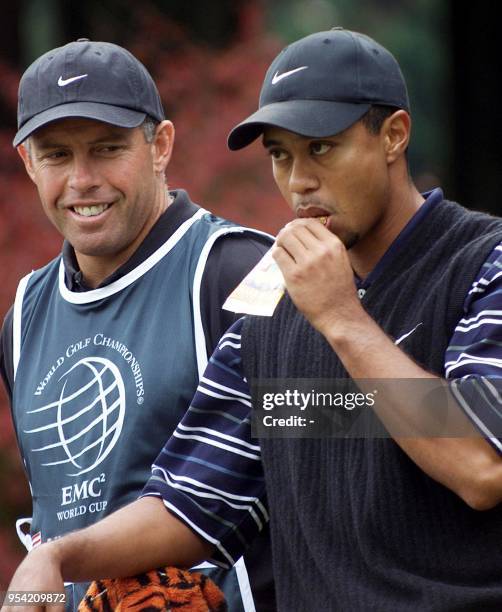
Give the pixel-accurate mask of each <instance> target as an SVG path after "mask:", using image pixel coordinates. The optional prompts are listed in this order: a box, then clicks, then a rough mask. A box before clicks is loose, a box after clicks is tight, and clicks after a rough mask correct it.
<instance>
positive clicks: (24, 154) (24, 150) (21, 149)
mask: <svg viewBox="0 0 502 612" xmlns="http://www.w3.org/2000/svg"><path fill="white" fill-rule="evenodd" d="M17 152H18V153H19V155H20V157H21V159H22V160H23V162H24V167H25V168H26V172H27V173H28V176H29V177H30V178H31V180H32V181H33V182H35V172H34V170H33V162H32V159H31V155H30V152H29V150H28V147H27V146H26V145H24V144H20V145H19V146H18V147H17Z"/></svg>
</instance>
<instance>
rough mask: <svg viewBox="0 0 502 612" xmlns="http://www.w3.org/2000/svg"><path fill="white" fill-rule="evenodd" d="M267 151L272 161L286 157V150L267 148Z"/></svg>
mask: <svg viewBox="0 0 502 612" xmlns="http://www.w3.org/2000/svg"><path fill="white" fill-rule="evenodd" d="M268 153H269V155H270V157H271V158H272V159H273V160H274V161H283V160H284V159H286V157H287V153H286V151H282V150H281V149H269V152H268Z"/></svg>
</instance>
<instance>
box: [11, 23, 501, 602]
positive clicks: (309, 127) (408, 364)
mask: <svg viewBox="0 0 502 612" xmlns="http://www.w3.org/2000/svg"><path fill="white" fill-rule="evenodd" d="M409 110H410V109H409V102H408V96H407V92H406V86H405V82H404V79H403V76H402V74H401V71H400V69H399V66H398V64H397V62H396V60H395V59H394V57H393V56H392V55H391V54H390V53H389V52H388V51H387V50H386V49H385V48H383V47H382V46H381V45H379V44H378V43H376V42H375V41H373V40H372V39H370V38H368V37H367V36H364V35H362V34H359V33H356V32H350V31H347V30H343V29H340V28H337V29H334V30H331V31H327V32H319V33H317V34H313V35H311V36H308V37H306V38H304V39H301V40H299V41H297V42H295V43H293V44H291V45H290V46H288V47H286V48H285V49H284V50H283V51H282V53H281V54H280V55H279V56H278V57H277V58H276V59H275V60H274V62H273V63H272V65H271V67H270V68H269V70H268V72H267V75H266V77H265V80H264V84H263V87H262V92H261V96H260V105H259V109H258V110H257V111H256V112H255V113H254V114H253V115H251V116H250V117H249V118H248V119H246V120H245V121H243V122H242V123H241V124H239V125H238V126H237V127H236V128H235V129H234V130H233V131H232V132H231V134H230V136H229V146H230V148H231V149H239V148H241V147H243V146H246V145H248V144H250V143H251V142H252V141H253V140H255V139H256V138H257V137H258V136H261V135H262V136H263V144H264V146H265V147H266V149H267V150H268V151H269V153H270V156H271V158H272V169H273V173H274V178H275V181H276V183H277V185H278V187H279V189H280V191H281V193H282V195H283V196H284V198H285V200H286V201H287V202H288V204H289V205H290V206H291V208H292V210H293V211H294V213H295V215H296V217H298V218H297V219H295V220H294V221H292V222H291V223H289V224H288V225H287V226H286V228H284V229H283V230H282V231H281V232H280V234H279V236H278V238H277V241H276V246H275V248H274V257H275V260H276V262H277V263H278V265H279V267H280V268H281V270H282V272H283V275H284V278H285V281H286V286H287V295H286V296H285V297H284V298H283V299H282V300H281V301H280V302H279V305H278V306H277V308H276V310H275V311H274V313H273V316H271V317H265V316H247V317H246V318H245V319H243V320H240V321H238V322H237V323H235V324H234V325H233V326H232V328H231V329H230V330H229V331H228V332H227V334H225V336H224V337H223V338H222V340H221V341H220V343H219V345H218V348H217V350H216V351H215V353H214V354H213V357H212V359H211V361H210V363H209V365H208V367H207V369H206V371H205V373H204V377H203V382H201V384H200V385H199V388H198V391H197V393H196V395H195V397H194V399H193V401H192V407H193V408H194V410H191V411H188V412H187V414H186V415H185V417H184V418H183V420H182V421H181V423H180V424H179V425H178V427H177V429H176V432H175V434H174V436H173V437H172V438H171V439H170V440H169V441H168V442H167V443H166V445H165V447H164V450H163V453H162V454H161V455H160V456H159V457H158V459H157V461H156V463H155V464H154V466H153V469H152V477H151V478H150V480H149V482H148V484H147V486H146V487H145V490H144V497H143V498H142V499H140V500H138V501H137V502H135V503H134V504H132V505H131V506H129V507H127V508H125V509H122V510H121V511H119V512H118V513H117V514H116V515H114V516H111V517H108V518H107V519H106V520H105V521H103V522H102V523H100V524H97V525H95V526H94V527H92V528H90V529H87V530H84V531H82V532H80V533H76V534H73V535H71V536H69V537H67V538H64V539H63V540H62V541H60V542H58V543H54V544H52V545H48V546H46V547H45V548H44V547H42V548H41V549H39V550H38V551H36V553H37V556H36V557H35V556H34V557H33V558H32V559H31V560H30V559H28V560H27V561H26V562H25V563H24V565H23V566H21V568H20V569H19V573H18V574H17V575H16V578H15V580H14V582H13V586H12V587H11V588H28V587H27V585H28V584H29V580H30V578H31V579H32V578H33V577H34V576H35V575H36V569H35V568H37V567H41V566H42V565H44V564H47V567H48V568H49V569H47V571H46V573H45V575H44V577H43V579H42V578H39V579H38V581H37V582H36V584H37V587H38V588H42V587H43V588H49V587H50V588H53V589H56V588H60V584H61V576H63V577H67V578H71V577H75V576H76V577H81V576H83V575H85V576H90V575H92V576H93V577H97V576H101V575H108V574H109V573H111V572H113V573H114V574H115V575H121V574H123V573H128V572H130V571H132V570H135V571H136V570H138V569H141V568H142V567H144V566H147V565H149V564H151V562H152V560H155V561H156V562H160V561H162V562H166V561H167V562H169V563H172V564H179V565H183V564H186V563H192V562H194V561H196V560H197V559H198V558H203V557H206V556H208V555H211V556H212V558H214V559H215V560H217V561H219V562H221V563H223V562H225V560H226V562H227V563H228V564H229V563H231V561H232V560H233V559H234V558H235V557H236V555H238V554H240V551H241V550H242V548H243V545H244V544H243V543H245V542H249V541H252V539H253V537H254V536H255V534H256V533H257V532H258V531H259V529H260V525H261V524H262V523H264V522H265V520H266V518H267V517H268V513H269V514H270V527H271V537H272V551H273V562H274V575H275V580H276V594H277V606H278V609H279V610H281V611H284V612H286V611H287V612H289V611H291V610H295V611H301V612H310V611H311V610H333V611H335V610H337V611H338V610H357V611H366V610H399V611H405V610H406V611H409V612H412V611H413V612H414V611H416V610H429V611H431V610H434V611H447V610H448V611H453V610H493V611H495V610H499V609H500V607H501V605H502V581H501V580H500V570H501V568H502V553H501V552H500V541H501V539H502V509H501V505H500V501H501V500H502V462H501V460H500V452H501V451H502V442H501V439H502V434H501V422H500V394H499V390H498V388H497V379H500V375H501V366H502V360H501V359H500V337H499V336H500V334H499V333H498V329H499V326H500V323H501V319H500V312H501V310H500V306H499V298H498V295H500V292H501V290H502V286H501V283H502V280H501V279H502V275H501V273H500V267H501V265H502V256H501V253H502V245H501V241H502V220H501V219H499V218H496V217H490V216H488V215H484V214H481V213H474V212H471V211H468V210H466V209H464V208H462V207H461V206H459V205H458V204H455V203H453V202H449V201H447V200H445V199H444V198H443V195H442V192H441V190H440V189H434V190H432V191H431V192H428V193H425V194H420V193H419V192H418V190H417V189H416V188H415V186H414V184H413V182H412V180H411V177H410V176H409V173H408V166H407V160H406V150H407V148H408V144H409V140H410V129H411V120H410V113H409ZM320 221H321V222H320ZM367 379H370V381H371V385H378V384H379V381H383V382H382V383H381V386H380V387H378V389H377V391H378V390H380V391H382V392H383V401H382V402H378V401H377V402H376V403H375V402H373V403H369V404H368V406H369V408H370V409H369V410H367V411H366V415H367V414H368V413H369V415H370V417H369V418H368V424H369V425H371V426H374V425H375V424H376V425H379V426H380V429H378V428H376V429H368V430H367V433H366V434H364V432H361V431H359V433H358V435H353V434H351V430H350V427H349V428H348V429H346V430H343V429H342V431H341V432H340V430H338V431H337V430H336V428H331V429H329V428H328V431H327V435H324V436H323V435H322V432H319V431H316V430H314V429H313V428H312V429H306V430H304V431H305V433H304V434H302V432H301V429H300V430H298V429H297V430H295V431H294V430H293V429H294V426H292V427H291V428H290V429H286V430H283V431H285V433H283V434H282V435H281V433H280V429H281V427H285V424H282V425H281V423H278V424H277V430H276V431H275V432H272V433H271V432H270V430H269V431H268V433H267V431H266V428H267V426H265V427H263V426H261V427H260V422H259V421H258V422H256V415H257V414H258V415H263V411H264V409H265V411H267V410H268V409H269V408H270V406H268V405H267V406H265V403H264V399H265V396H264V395H263V393H261V388H260V383H261V384H262V385H263V384H265V383H267V384H269V385H272V388H273V385H274V384H275V385H276V386H275V391H280V390H281V388H280V387H279V384H280V381H281V380H286V381H288V382H289V383H291V381H293V384H294V382H295V381H298V385H300V383H301V381H305V380H306V381H307V384H310V382H311V381H312V383H311V384H312V386H308V387H307V389H312V388H313V386H314V385H315V384H316V382H314V381H319V380H322V381H324V382H326V381H328V382H330V381H331V382H333V381H335V382H336V383H339V382H341V383H344V382H350V381H354V380H355V381H357V382H358V384H360V385H361V387H362V390H366V391H367V390H368V386H365V382H364V381H365V380H367ZM256 382H258V384H256ZM404 383H407V384H408V386H406V385H405V386H404V387H403V384H404ZM269 388H270V387H269ZM340 388H342V389H343V388H344V387H343V386H341V387H340ZM374 388H375V387H373V386H370V387H369V389H374ZM217 389H220V397H219V398H218V397H217V395H216V390H217ZM221 389H224V390H225V400H224V401H223V400H222V398H221ZM335 389H336V387H335ZM403 389H405V390H406V389H408V390H409V391H410V393H408V394H404V393H403ZM282 390H283V391H285V390H284V389H282ZM286 391H287V392H283V393H273V394H270V395H273V396H274V397H276V404H275V407H274V406H272V408H273V411H274V413H275V411H276V410H277V409H278V407H280V406H282V407H283V406H284V404H285V403H286V401H287V398H288V397H289V398H291V397H293V398H295V397H296V396H295V395H294V393H293V391H292V390H291V389H287V390H286ZM429 391H432V392H431V393H430V392H429ZM438 391H439V393H438ZM288 393H289V395H288ZM309 393H310V392H309ZM312 394H314V391H312ZM368 395H369V394H368ZM307 396H308V397H311V396H310V395H309V394H308V393H307ZM272 400H273V397H268V398H267V402H270V401H272ZM373 406H374V408H373ZM304 408H305V406H304ZM317 408H318V406H317ZM343 410H344V406H343V405H342V407H340V408H334V409H333V410H331V412H330V415H331V417H332V420H333V422H334V421H336V420H337V418H338V417H339V416H340V413H341V412H343ZM347 410H350V408H347ZM325 412H326V411H325V410H321V409H317V410H316V405H315V404H311V405H310V407H309V411H308V412H307V413H306V414H308V415H309V417H310V418H311V419H312V421H315V419H316V418H320V417H321V416H322V414H323V413H325ZM342 417H343V415H342ZM253 418H254V419H255V426H256V428H257V429H256V430H255V431H257V432H258V438H259V439H258V440H256V439H255V438H253V437H252V436H251V428H250V425H249V422H250V421H251V420H253ZM260 418H261V417H260ZM277 420H278V421H280V419H277ZM225 421H226V422H228V423H229V424H228V425H227V427H226V434H227V438H226V439H227V441H226V442H225V444H223V443H222V440H221V439H220V443H219V444H218V443H217V440H218V436H220V435H221V432H222V431H225V425H224V423H225ZM342 421H343V418H342ZM267 422H270V420H268V421H267ZM446 422H447V426H446V425H445V423H446ZM264 423H265V420H263V421H262V423H261V424H262V425H263V424H264ZM349 424H352V423H349ZM305 427H306V426H305ZM195 429H197V430H198V431H201V432H202V431H204V432H205V434H204V435H201V436H200V437H199V439H197V440H193V439H191V440H188V439H187V436H186V434H187V432H189V431H193V430H195ZM298 431H299V433H298ZM375 431H376V432H378V433H377V435H375V433H374V432H375ZM216 432H218V433H216ZM368 432H369V433H368ZM309 434H310V435H309ZM340 434H341V435H340ZM188 456H190V457H192V458H193V462H194V463H195V462H198V463H203V465H202V467H200V466H198V467H197V468H196V467H194V465H193V464H192V463H186V462H185V463H183V462H181V461H180V459H179V458H180V457H188ZM223 471H224V472H225V474H228V477H227V478H226V480H225V479H222V477H221V474H222V472H223ZM260 477H264V479H265V482H263V481H262V480H261V478H260ZM189 481H190V482H191V486H190V487H185V488H184V489H182V488H181V487H180V486H179V484H180V483H181V482H189ZM216 490H218V501H216V500H215V498H214V496H213V497H211V499H209V498H210V495H209V492H210V491H213V492H214V491H216ZM204 494H205V495H206V496H207V498H208V500H207V501H206V502H204V501H203V498H204ZM159 496H161V497H162V500H163V502H164V504H165V505H167V506H168V507H169V508H170V509H171V512H172V514H170V515H169V518H168V519H166V517H165V514H164V513H163V507H162V504H161V503H160V501H159V499H158V497H159ZM232 500H233V504H232V503H231V502H232ZM237 500H239V502H240V503H237ZM244 500H246V503H244ZM176 516H177V517H178V519H179V520H177V519H176V518H175V517H176ZM119 527H121V528H122V529H124V528H127V530H128V531H129V532H133V531H138V532H139V531H140V530H141V534H142V538H147V546H146V547H145V548H144V549H143V550H142V552H141V554H140V555H139V558H136V559H135V560H134V562H132V563H131V562H129V561H128V560H124V559H126V558H127V557H128V556H130V551H131V550H132V546H133V543H132V542H131V541H127V540H126V539H125V538H124V537H123V534H122V533H120V529H119ZM111 548H113V549H114V553H113V554H112V553H110V552H109V550H110V549H111ZM95 549H97V550H98V551H99V555H100V556H99V559H93V560H92V561H89V562H87V561H86V562H85V563H84V564H81V563H79V562H78V561H79V560H78V557H79V555H78V551H79V550H84V551H90V550H95Z"/></svg>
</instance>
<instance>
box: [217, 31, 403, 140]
mask: <svg viewBox="0 0 502 612" xmlns="http://www.w3.org/2000/svg"><path fill="white" fill-rule="evenodd" d="M373 104H381V105H386V106H393V107H396V108H399V109H404V110H406V111H408V112H409V108H410V104H409V100H408V92H407V90H406V83H405V81H404V77H403V75H402V72H401V69H400V68H399V64H398V63H397V61H396V59H395V57H394V56H393V55H392V54H391V53H390V52H389V51H387V49H385V48H384V47H382V45H379V44H378V43H377V42H375V41H374V40H373V39H372V38H370V37H369V36H366V35H364V34H360V33H359V32H352V31H350V30H345V29H343V28H333V29H332V30H328V31H326V32H317V33H315V34H311V35H310V36H307V37H305V38H302V39H300V40H298V41H296V42H294V43H292V44H291V45H289V46H287V47H286V48H285V49H283V50H282V51H281V53H280V54H279V55H278V56H277V57H276V58H275V60H274V61H273V62H272V64H271V66H270V68H269V69H268V71H267V74H266V75H265V80H264V82H263V86H262V89H261V93H260V101H259V108H258V110H257V111H256V112H255V113H253V114H252V115H251V116H250V117H248V118H247V119H246V120H245V121H243V122H242V123H239V125H237V126H236V127H235V128H234V129H233V130H232V131H231V132H230V134H229V136H228V147H229V148H230V149H232V150H234V151H235V150H237V149H242V148H243V147H245V146H247V145H248V144H250V143H251V142H253V140H255V139H256V138H258V136H260V134H262V133H263V131H264V129H265V128H266V127H267V126H275V127H280V128H283V129H285V130H289V131H291V132H295V133H297V134H300V135H302V136H309V137H312V138H322V137H325V136H334V135H335V134H338V133H339V132H342V131H343V130H345V129H346V128H348V127H350V126H351V125H352V124H353V123H355V122H356V121H357V120H358V119H360V118H361V117H362V116H363V115H364V114H365V113H366V112H367V111H368V110H369V109H370V107H371V105H373Z"/></svg>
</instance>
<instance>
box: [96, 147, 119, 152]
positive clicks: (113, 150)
mask: <svg viewBox="0 0 502 612" xmlns="http://www.w3.org/2000/svg"><path fill="white" fill-rule="evenodd" d="M121 148H122V147H121V146H120V145H106V146H102V147H99V149H98V151H99V153H115V152H116V151H119V150H120V149H121Z"/></svg>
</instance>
